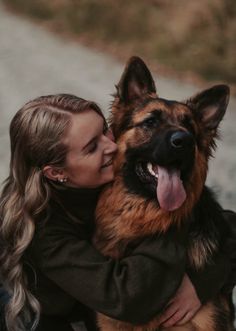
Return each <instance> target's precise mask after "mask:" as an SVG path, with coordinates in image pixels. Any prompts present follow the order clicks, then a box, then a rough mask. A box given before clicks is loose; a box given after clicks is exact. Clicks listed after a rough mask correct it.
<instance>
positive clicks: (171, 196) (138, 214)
mask: <svg viewBox="0 0 236 331" xmlns="http://www.w3.org/2000/svg"><path fill="white" fill-rule="evenodd" d="M228 100H229V88H228V86H226V85H216V86H213V87H212V88H209V89H207V90H204V91H202V92H201V93H199V94H197V95H196V96H194V97H192V98H190V99H188V100H187V101H185V102H177V101H171V100H166V99H162V98H160V97H158V95H157V93H156V87H155V83H154V81H153V78H152V76H151V73H150V72H149V70H148V68H147V67H146V65H145V64H144V62H143V61H142V60H141V59H140V58H138V57H133V58H131V59H130V61H129V62H128V64H127V66H126V68H125V71H124V73H123V75H122V77H121V80H120V82H119V83H118V85H117V94H116V95H115V98H114V102H113V105H112V117H111V128H112V130H113V133H114V136H115V139H116V142H117V144H118V153H117V155H116V157H115V159H114V171H115V180H114V182H112V183H110V184H109V185H108V186H107V187H106V188H105V189H104V191H103V193H102V194H101V197H100V200H99V203H98V206H97V210H96V215H97V221H96V222H97V223H96V233H95V236H94V243H95V245H96V247H97V248H98V249H99V250H100V251H101V252H102V253H103V254H104V255H108V256H112V257H114V258H120V257H124V256H127V255H128V254H129V249H130V247H132V245H134V244H135V243H136V242H137V241H138V240H139V239H140V238H143V237H147V236H156V239H157V241H158V236H164V235H165V234H166V233H169V232H172V231H173V232H176V233H178V231H179V230H180V229H183V228H185V229H186V231H188V236H187V238H188V240H187V242H185V245H186V246H187V257H188V258H187V261H188V262H187V269H188V270H189V273H190V274H191V270H199V271H201V269H202V268H203V267H204V266H205V264H206V263H210V261H211V259H212V258H215V257H217V255H218V254H220V252H221V251H222V250H223V249H224V240H225V237H226V236H227V232H228V228H227V226H226V223H225V222H224V220H223V217H222V213H221V211H222V210H221V207H220V206H219V204H218V203H217V201H216V200H215V198H214V195H213V193H212V192H211V191H210V190H209V189H208V188H207V187H206V186H205V180H206V176H207V170H208V160H209V158H210V157H211V156H212V153H213V151H214V149H215V146H216V145H215V140H216V139H217V138H218V126H219V123H220V122H221V120H222V118H223V116H224V114H225V111H226V108H227V104H228ZM147 277H148V275H147ZM157 295H158V293H157ZM229 296H230V294H229V293H227V294H226V292H225V291H224V290H222V291H221V293H219V295H218V296H217V297H216V298H214V300H212V301H210V302H207V303H206V304H204V305H203V306H202V308H201V309H200V310H199V311H198V313H197V314H196V315H195V316H194V318H193V319H192V320H191V322H188V323H187V324H185V325H183V326H181V327H180V326H176V327H171V328H170V329H169V328H168V329H167V330H173V331H174V330H176V331H177V330H185V331H203V330H204V331H223V330H224V331H230V330H233V317H232V314H233V310H232V303H231V299H229ZM147 309H148V307H147ZM98 321H99V326H100V327H101V330H103V331H112V330H124V331H126V330H127V331H128V330H132V331H144V330H145V331H154V330H162V327H160V323H159V316H156V318H154V319H152V320H151V321H150V322H149V323H147V324H146V325H139V326H134V325H131V324H129V323H125V322H120V321H118V320H114V319H111V318H108V317H106V316H104V315H99V317H98Z"/></svg>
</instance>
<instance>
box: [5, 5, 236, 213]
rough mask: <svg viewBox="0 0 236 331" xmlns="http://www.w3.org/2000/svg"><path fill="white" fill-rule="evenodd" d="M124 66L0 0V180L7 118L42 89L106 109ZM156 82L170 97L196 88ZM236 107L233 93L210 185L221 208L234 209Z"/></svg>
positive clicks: (186, 94)
mask: <svg viewBox="0 0 236 331" xmlns="http://www.w3.org/2000/svg"><path fill="white" fill-rule="evenodd" d="M123 67H124V65H123V64H122V65H121V64H119V63H117V62H116V61H115V60H114V59H112V58H111V57H109V56H107V55H104V54H102V53H99V52H94V51H93V50H90V49H88V48H86V47H84V46H81V45H79V44H76V43H73V42H71V41H65V40H61V39H60V38H58V37H56V36H54V35H51V34H50V33H49V32H47V31H45V30H44V29H42V28H40V26H36V25H34V24H32V23H30V22H28V21H26V20H24V19H22V18H18V17H15V16H13V15H12V14H10V13H8V12H6V11H5V9H4V8H3V6H2V5H1V3H0V160H1V164H0V182H2V181H3V179H4V178H5V177H6V176H7V171H8V163H9V139H8V126H9V122H10V120H11V118H12V116H13V114H14V113H15V112H16V111H17V110H18V109H19V108H20V107H21V106H22V105H23V104H24V103H25V102H26V101H28V100H29V99H33V98H34V97H36V96H39V95H44V94H51V93H59V92H64V93H73V94H77V95H79V96H82V97H84V98H88V99H91V100H95V101H96V102H98V103H99V104H100V106H101V107H102V108H103V109H104V111H105V112H107V111H108V108H109V104H110V101H111V97H110V94H111V93H113V92H114V84H115V83H117V82H118V80H119V78H120V75H121V73H122V71H123ZM156 81H157V87H158V91H159V95H160V96H162V97H166V98H169V99H176V100H183V99H185V98H186V97H189V96H191V95H192V94H194V93H195V92H196V91H198V90H199V89H198V88H196V87H195V86H192V85H187V84H182V83H181V82H179V81H177V80H171V79H166V78H163V77H159V78H158V79H156ZM235 108H236V99H235V98H231V101H230V105H229V107H228V111H227V114H226V116H225V119H224V121H223V123H222V125H221V129H222V130H221V132H222V140H221V142H219V143H218V149H217V152H216V155H215V158H214V159H213V160H212V161H211V163H210V169H209V176H208V184H209V185H210V186H212V187H214V189H215V190H216V192H217V193H218V197H219V200H220V202H221V203H222V204H223V206H224V207H225V208H231V209H235V210H236V189H235V183H236V152H235V144H236V129H235V125H236V109H235Z"/></svg>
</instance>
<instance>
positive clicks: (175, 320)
mask: <svg viewBox="0 0 236 331" xmlns="http://www.w3.org/2000/svg"><path fill="white" fill-rule="evenodd" d="M185 314H186V312H184V311H177V312H176V313H175V314H174V315H172V316H171V317H170V318H169V319H168V320H166V321H165V322H164V323H162V324H161V326H164V327H165V328H168V327H171V326H173V325H176V323H178V322H179V321H180V320H181V319H182V318H183V317H184V316H185Z"/></svg>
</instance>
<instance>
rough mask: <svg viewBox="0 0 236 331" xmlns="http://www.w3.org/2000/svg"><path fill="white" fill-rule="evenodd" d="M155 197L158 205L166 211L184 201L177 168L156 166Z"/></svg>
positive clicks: (184, 196)
mask: <svg viewBox="0 0 236 331" xmlns="http://www.w3.org/2000/svg"><path fill="white" fill-rule="evenodd" d="M157 199H158V201H159V204H160V207H161V208H162V209H164V210H167V211H171V210H175V209H178V208H179V207H180V206H181V205H182V204H183V203H184V201H185V199H186V192H185V189H184V186H183V183H182V181H181V179H180V171H179V170H176V169H171V170H167V169H166V168H162V167H160V166H158V185H157Z"/></svg>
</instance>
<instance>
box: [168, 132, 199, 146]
mask: <svg viewBox="0 0 236 331" xmlns="http://www.w3.org/2000/svg"><path fill="white" fill-rule="evenodd" d="M170 143H171V146H172V147H173V148H175V149H177V150H178V149H179V150H183V149H186V148H189V147H192V146H193V144H194V139H193V135H192V134H191V133H190V132H186V131H176V132H174V133H173V134H172V135H171V137H170Z"/></svg>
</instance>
